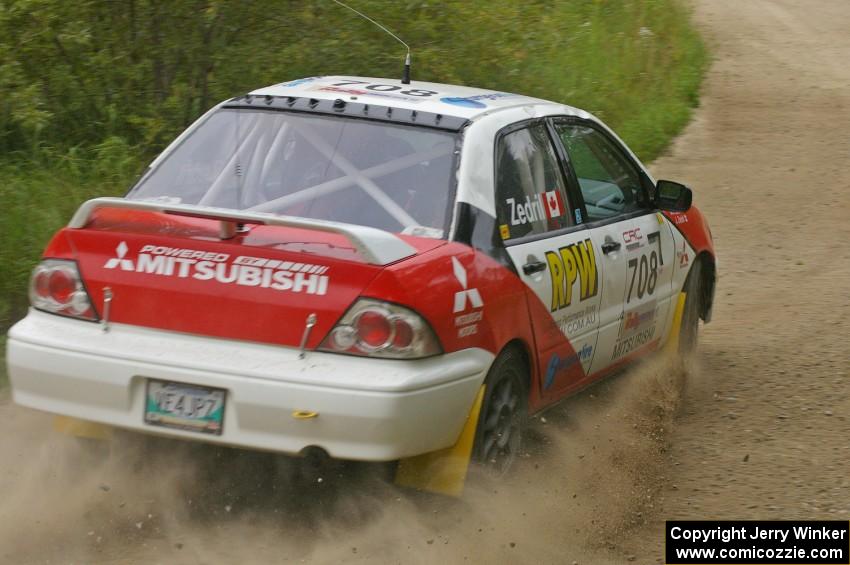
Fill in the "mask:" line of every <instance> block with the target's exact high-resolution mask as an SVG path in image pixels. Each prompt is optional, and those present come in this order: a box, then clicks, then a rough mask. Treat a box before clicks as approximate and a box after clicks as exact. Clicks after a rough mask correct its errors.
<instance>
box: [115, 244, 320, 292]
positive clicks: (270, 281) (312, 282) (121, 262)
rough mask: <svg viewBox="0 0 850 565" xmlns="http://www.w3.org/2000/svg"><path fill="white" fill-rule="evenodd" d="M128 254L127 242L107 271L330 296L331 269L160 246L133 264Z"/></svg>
mask: <svg viewBox="0 0 850 565" xmlns="http://www.w3.org/2000/svg"><path fill="white" fill-rule="evenodd" d="M128 250H129V248H128V247H127V243H126V242H124V241H122V242H121V243H119V244H118V247H117V248H116V249H115V257H113V258H111V259H109V260H107V261H106V263H105V264H104V265H103V268H104V269H121V270H122V271H133V272H136V273H141V274H145V275H159V276H166V277H177V278H181V279H186V278H192V279H196V280H199V281H212V280H214V281H216V282H219V283H222V284H238V285H242V286H256V287H260V288H271V289H274V290H281V291H290V292H306V293H307V294H318V295H323V294H326V293H327V291H328V282H329V280H330V277H329V276H328V275H327V274H325V273H327V271H328V268H329V267H326V266H323V265H314V264H311V263H297V262H294V261H280V260H277V259H266V258H263V257H251V256H249V255H238V256H236V257H235V258H232V259H231V255H230V254H229V253H216V252H215V251H199V250H195V249H185V248H181V247H164V246H159V245H144V246H142V248H141V249H140V250H139V254H138V256H137V257H136V260H135V261H133V260H132V259H129V258H127V251H128Z"/></svg>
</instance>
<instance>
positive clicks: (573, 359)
mask: <svg viewBox="0 0 850 565" xmlns="http://www.w3.org/2000/svg"><path fill="white" fill-rule="evenodd" d="M591 355H593V346H592V345H590V344H589V343H586V344H584V346H583V347H582V348H581V349H580V350H578V351H576V352H575V353H573V354H572V355H570V356H569V357H566V358H565V359H561V358H560V357H559V356H558V354H557V353H554V354H552V357H550V358H549V364H548V365H547V366H546V377H545V379H544V380H543V389H544V390H546V389H548V388H549V387H551V386H552V384H553V383H554V382H555V377H556V376H557V374H558V373H560V372H562V371H566V370H567V369H569V368H570V367H572V366H573V365H575V364H576V363H580V362H583V361H586V360H588V359H590V357H591Z"/></svg>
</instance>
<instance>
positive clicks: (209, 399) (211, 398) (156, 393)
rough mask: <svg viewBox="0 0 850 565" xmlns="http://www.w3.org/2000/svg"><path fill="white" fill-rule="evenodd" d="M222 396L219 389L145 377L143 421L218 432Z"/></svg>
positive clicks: (156, 424)
mask: <svg viewBox="0 0 850 565" xmlns="http://www.w3.org/2000/svg"><path fill="white" fill-rule="evenodd" d="M224 396H225V391H224V390H223V389H220V388H212V387H206V386H200V385H190V384H185V383H173V382H169V381H157V380H153V379H148V381H147V390H146V393H145V423H146V424H150V425H152V426H162V427H165V428H175V429H178V430H188V431H193V432H199V433H202V434H213V435H221V429H222V424H223V423H224Z"/></svg>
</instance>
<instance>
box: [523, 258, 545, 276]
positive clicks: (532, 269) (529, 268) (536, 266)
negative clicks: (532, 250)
mask: <svg viewBox="0 0 850 565" xmlns="http://www.w3.org/2000/svg"><path fill="white" fill-rule="evenodd" d="M545 270H546V263H544V262H543V261H531V262H529V263H526V264H525V265H523V266H522V272H523V273H525V274H526V275H533V274H534V273H539V272H540V271H545Z"/></svg>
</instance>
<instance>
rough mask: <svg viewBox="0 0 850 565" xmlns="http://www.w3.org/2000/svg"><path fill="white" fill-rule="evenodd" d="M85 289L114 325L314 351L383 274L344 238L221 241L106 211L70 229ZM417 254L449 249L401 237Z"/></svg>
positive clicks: (208, 222) (158, 216)
mask: <svg viewBox="0 0 850 565" xmlns="http://www.w3.org/2000/svg"><path fill="white" fill-rule="evenodd" d="M64 232H65V235H66V237H67V238H68V240H69V243H70V244H71V247H72V249H73V250H74V255H75V258H76V259H77V261H78V263H79V267H80V272H81V275H82V277H83V280H84V282H85V285H86V288H87V290H88V292H89V294H90V296H91V298H92V302H93V304H94V305H95V308H96V310H97V311H98V313H99V314H100V315H101V316H102V315H103V298H104V289H105V288H107V287H108V288H110V289H111V290H112V294H113V299H112V303H111V307H110V315H109V319H110V322H115V323H123V324H132V325H137V326H145V327H150V328H158V329H163V330H170V331H178V332H186V333H192V334H200V335H207V336H213V337H220V338H228V339H238V340H247V341H257V342H265V343H270V344H280V345H287V346H295V347H297V346H299V345H300V343H301V340H302V336H303V335H304V330H305V326H306V320H307V317H308V316H309V315H310V314H316V316H317V321H316V324H315V327H313V329H312V331H311V332H310V336H309V339H308V342H307V347H308V348H310V349H313V348H315V347H316V346H317V345H318V344H319V343H320V341H321V339H322V338H323V337H324V336H325V335H326V334H327V333H328V331H329V330H330V329H331V328H332V327H333V325H334V324H335V323H336V321H337V320H338V319H339V318H340V317H341V316H342V314H343V313H344V312H345V311H346V309H347V308H348V307H349V306H350V305H351V304H352V302H353V301H354V300H356V298H357V297H358V296H359V295H360V293H361V292H362V291H363V289H364V288H366V286H367V285H368V284H369V283H370V282H371V281H372V279H373V278H374V277H375V276H376V275H377V274H378V273H379V272H380V271H381V269H382V268H383V266H381V265H375V264H370V263H367V262H366V261H363V260H362V258H361V257H360V255H359V253H358V251H357V250H355V248H354V246H353V245H352V244H351V242H350V241H349V240H348V239H346V237H344V236H341V235H339V234H335V233H326V232H321V231H315V230H310V229H302V228H292V227H281V226H267V225H249V226H248V230H247V231H246V232H244V233H238V234H237V235H236V236H235V237H233V238H231V239H226V240H222V239H220V238H219V222H218V221H216V220H213V219H209V218H197V217H189V216H177V215H172V214H163V213H158V212H149V211H139V210H118V209H100V210H97V211H96V212H95V213H94V214H93V215H92V217H91V221H89V222H88V223H87V225H86V227H85V228H84V229H65V230H64ZM399 237H401V239H403V240H404V241H405V242H407V243H409V244H410V245H412V246H413V247H414V248H415V249H416V252H417V254H418V253H421V252H423V251H427V250H429V249H433V248H435V247H438V246H439V245H442V244H444V243H445V242H444V241H442V240H429V239H425V238H418V237H405V236H399Z"/></svg>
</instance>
